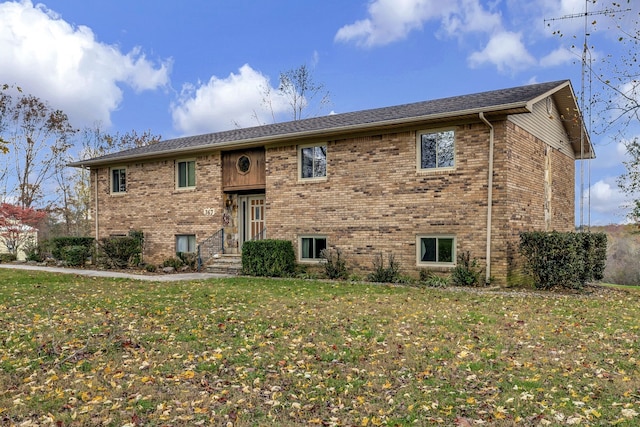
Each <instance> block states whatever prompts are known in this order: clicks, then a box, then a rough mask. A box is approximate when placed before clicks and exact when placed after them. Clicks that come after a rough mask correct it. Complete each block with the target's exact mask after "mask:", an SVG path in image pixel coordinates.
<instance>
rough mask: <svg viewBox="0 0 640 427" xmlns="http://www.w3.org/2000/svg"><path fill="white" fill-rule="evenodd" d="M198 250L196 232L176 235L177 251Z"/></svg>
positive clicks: (189, 251) (188, 251)
mask: <svg viewBox="0 0 640 427" xmlns="http://www.w3.org/2000/svg"><path fill="white" fill-rule="evenodd" d="M196 250H197V248H196V236H195V234H178V235H177V236H176V253H181V252H182V253H195V252H196Z"/></svg>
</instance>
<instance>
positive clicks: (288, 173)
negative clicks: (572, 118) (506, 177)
mask: <svg viewBox="0 0 640 427" xmlns="http://www.w3.org/2000/svg"><path fill="white" fill-rule="evenodd" d="M487 152H488V128H487V127H486V126H485V125H482V124H474V125H463V126H459V127H458V128H457V130H456V169H455V170H454V171H443V172H440V171H438V172H429V173H417V172H416V132H415V131H407V132H402V133H394V134H388V135H376V136H369V137H359V138H349V139H344V140H338V141H331V142H329V143H328V147H327V180H326V181H322V182H309V183H307V182H299V181H298V179H297V173H298V171H297V159H296V156H297V152H296V147H294V146H291V147H279V148H274V149H269V150H267V214H266V218H267V229H268V233H269V236H270V237H278V238H283V239H289V240H292V241H293V242H295V245H296V246H297V242H298V239H299V237H300V236H301V235H305V234H320V235H326V236H327V237H328V244H329V245H330V246H335V247H338V248H340V249H341V250H342V251H343V253H344V254H345V256H346V257H347V260H348V262H349V264H350V265H351V266H352V267H355V268H356V269H357V270H358V269H359V270H360V271H362V272H364V271H370V270H371V265H372V261H373V258H374V256H375V255H376V254H378V253H383V255H384V257H385V258H386V257H387V254H389V253H393V254H394V255H395V257H396V260H397V261H399V262H400V264H401V266H402V268H403V271H404V272H405V273H411V274H413V275H415V274H417V270H418V267H417V266H416V235H417V234H435V235H438V234H447V235H448V234H450V235H455V236H456V237H457V243H458V247H457V249H458V251H463V250H464V251H466V250H469V251H470V252H471V254H472V256H475V257H477V258H481V259H482V260H484V256H485V249H484V242H485V239H486V237H485V236H486V235H485V231H484V230H485V224H486V211H487V209H486V204H487V170H488V169H487V167H488V156H487Z"/></svg>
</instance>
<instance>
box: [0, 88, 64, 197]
mask: <svg viewBox="0 0 640 427" xmlns="http://www.w3.org/2000/svg"><path fill="white" fill-rule="evenodd" d="M2 95H3V97H2V107H0V108H2V110H0V115H1V116H2V117H1V118H0V123H1V125H0V126H1V128H0V132H2V135H3V140H4V141H6V142H7V145H8V146H7V148H8V154H7V156H6V157H5V158H4V160H5V170H6V171H8V173H9V174H11V176H12V177H13V178H14V179H15V187H14V188H9V189H7V192H8V193H9V194H11V195H12V196H13V198H14V199H15V200H17V202H18V203H19V204H20V206H21V207H23V208H31V207H33V206H35V205H36V204H37V203H39V202H41V201H43V198H44V195H45V192H46V191H48V190H49V189H45V188H44V185H45V184H46V183H47V180H49V179H50V178H51V177H52V176H53V175H54V174H55V168H56V166H57V165H58V163H59V159H60V158H61V157H63V156H64V155H65V153H66V152H67V151H68V150H69V148H70V147H71V143H70V137H71V136H72V135H73V134H74V133H75V132H76V130H75V129H73V127H72V126H71V124H70V122H69V119H68V117H67V115H66V114H65V113H63V112H62V111H61V110H56V109H53V108H52V107H51V106H49V104H47V103H46V102H45V101H42V100H41V99H39V98H38V97H36V96H33V95H26V94H22V93H19V94H18V95H16V96H12V95H11V94H9V93H8V92H7V91H6V90H4V91H3V93H2ZM51 190H53V189H51Z"/></svg>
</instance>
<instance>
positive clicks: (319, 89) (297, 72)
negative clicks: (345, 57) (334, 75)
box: [236, 64, 331, 127]
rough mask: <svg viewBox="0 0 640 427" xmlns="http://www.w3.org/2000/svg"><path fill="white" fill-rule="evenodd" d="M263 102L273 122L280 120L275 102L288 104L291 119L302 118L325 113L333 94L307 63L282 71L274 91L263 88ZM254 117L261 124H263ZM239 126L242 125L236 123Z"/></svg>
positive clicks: (267, 87)
mask: <svg viewBox="0 0 640 427" xmlns="http://www.w3.org/2000/svg"><path fill="white" fill-rule="evenodd" d="M261 90H262V104H263V106H264V108H266V109H267V110H268V111H269V113H270V114H271V119H272V121H273V123H276V122H277V121H278V119H277V117H276V108H275V107H274V103H278V104H279V103H281V102H284V103H286V104H287V106H288V110H289V116H288V118H289V120H300V119H306V118H308V117H316V116H319V115H320V114H322V113H323V111H324V109H325V108H327V107H328V106H329V105H331V96H330V94H329V91H328V90H327V89H326V88H325V86H324V84H323V83H319V82H316V81H315V79H314V77H313V73H312V71H311V69H310V68H309V67H307V66H306V65H305V64H303V65H301V66H299V67H298V68H293V69H290V70H287V71H284V72H281V73H280V76H279V77H278V89H277V91H276V92H274V91H272V89H271V87H270V86H268V85H267V86H265V87H263V88H262V89H261ZM254 117H255V118H256V120H257V121H258V123H259V124H260V125H263V124H264V123H262V122H261V121H260V119H258V115H257V114H254ZM236 126H237V127H240V126H239V125H238V123H236Z"/></svg>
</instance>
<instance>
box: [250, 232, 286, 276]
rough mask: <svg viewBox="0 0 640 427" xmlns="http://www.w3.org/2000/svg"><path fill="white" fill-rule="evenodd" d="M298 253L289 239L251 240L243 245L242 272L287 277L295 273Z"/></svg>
mask: <svg viewBox="0 0 640 427" xmlns="http://www.w3.org/2000/svg"><path fill="white" fill-rule="evenodd" d="M295 270H296V255H295V253H294V251H293V244H292V243H291V241H289V240H273V239H267V240H251V241H248V242H245V243H244V244H243V245H242V273H243V274H247V275H250V276H268V277H287V276H291V275H293V274H294V273H295Z"/></svg>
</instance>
